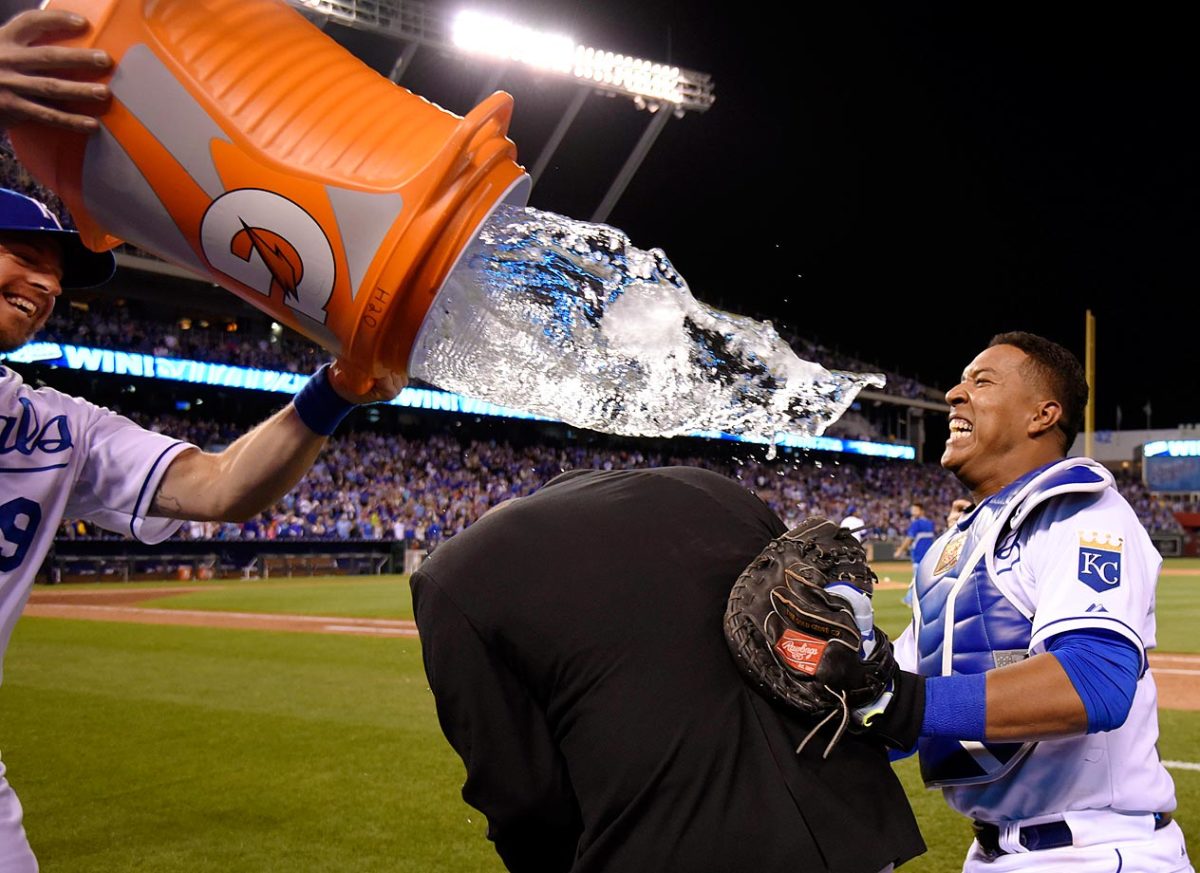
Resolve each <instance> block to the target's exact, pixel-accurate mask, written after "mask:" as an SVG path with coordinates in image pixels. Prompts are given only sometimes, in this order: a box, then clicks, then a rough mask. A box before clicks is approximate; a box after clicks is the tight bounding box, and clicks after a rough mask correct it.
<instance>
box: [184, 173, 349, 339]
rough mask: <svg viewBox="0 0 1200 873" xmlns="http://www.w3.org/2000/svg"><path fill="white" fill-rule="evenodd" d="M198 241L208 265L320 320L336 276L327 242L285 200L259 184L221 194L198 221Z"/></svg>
mask: <svg viewBox="0 0 1200 873" xmlns="http://www.w3.org/2000/svg"><path fill="white" fill-rule="evenodd" d="M200 246H201V248H202V249H203V251H204V256H205V257H206V258H208V262H209V264H210V265H211V266H212V267H213V269H215V270H219V271H220V272H222V273H224V274H225V275H227V276H229V277H230V278H232V279H235V280H237V281H238V282H240V283H241V284H243V285H245V286H247V287H249V288H253V289H254V290H255V291H257V292H258V293H260V294H262V295H264V296H266V297H274V296H277V295H278V296H279V297H280V298H281V299H282V300H283V302H284V304H286V305H287V306H288V307H289V308H291V309H292V310H294V311H295V312H297V313H298V314H300V315H303V316H306V317H307V318H310V319H312V320H313V321H315V322H318V323H319V324H324V323H325V320H326V318H327V317H328V313H327V312H326V311H325V307H326V306H327V305H328V303H329V298H330V297H331V296H333V285H334V280H335V278H336V271H335V259H334V255H333V246H331V245H330V244H329V238H328V237H327V236H326V235H325V231H324V230H322V228H321V225H319V224H318V223H317V221H316V219H314V218H313V217H312V216H311V215H309V214H308V213H307V212H305V211H304V210H303V209H302V208H300V207H299V206H298V205H296V204H295V203H293V202H292V201H291V200H288V199H287V198H286V197H283V196H281V195H279V194H276V193H275V192H273V191H264V190H261V189H259V188H239V189H238V190H236V191H229V192H226V193H225V194H222V195H221V196H220V197H218V198H217V199H216V200H214V201H213V202H212V203H211V204H210V205H209V207H208V210H207V211H206V212H205V213H204V218H203V220H202V221H201V222H200Z"/></svg>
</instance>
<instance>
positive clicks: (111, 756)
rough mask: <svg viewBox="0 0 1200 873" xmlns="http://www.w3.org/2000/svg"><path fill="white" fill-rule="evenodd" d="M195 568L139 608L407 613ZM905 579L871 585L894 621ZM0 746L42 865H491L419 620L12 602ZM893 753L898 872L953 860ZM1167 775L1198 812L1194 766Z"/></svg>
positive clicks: (389, 584) (929, 804) (1171, 736)
mask: <svg viewBox="0 0 1200 873" xmlns="http://www.w3.org/2000/svg"><path fill="white" fill-rule="evenodd" d="M1196 567H1200V562H1197V561H1192V562H1171V563H1170V564H1169V565H1168V571H1167V572H1166V573H1165V575H1164V578H1163V580H1162V582H1161V584H1160V596H1159V599H1160V605H1159V630H1160V641H1161V648H1162V649H1163V650H1166V651H1180V652H1183V651H1200V648H1198V645H1200V644H1198V643H1197V642H1196V641H1195V640H1194V639H1193V638H1192V635H1191V634H1190V628H1191V627H1193V626H1194V624H1195V622H1194V618H1195V617H1196V614H1197V612H1198V611H1200V576H1191V577H1189V576H1185V575H1179V574H1177V573H1175V572H1172V571H1177V570H1180V569H1184V568H1190V569H1194V568H1196ZM890 575H892V578H893V579H894V580H896V581H905V580H904V578H903V577H902V576H901V575H900V574H898V573H895V572H892V573H891V574H890ZM209 584H211V585H212V587H211V588H210V589H208V590H204V591H197V592H193V593H189V594H184V595H180V596H178V597H172V598H159V599H153V600H152V599H147V600H146V601H145V602H144V603H143V604H142V605H148V606H157V607H164V606H165V607H170V608H181V609H212V610H229V611H239V612H271V613H298V614H307V615H331V616H367V617H389V618H410V617H411V606H410V603H409V598H408V586H407V584H406V583H405V580H404V579H403V578H401V577H384V578H369V579H312V580H308V579H305V580H286V581H285V580H281V581H271V582H228V583H219V584H218V583H209ZM65 587H66V586H60V587H59V590H62V589H63V588H65ZM82 587H86V588H87V589H88V590H95V588H96V586H94V585H90V586H82ZM121 587H137V586H121ZM143 587H146V586H143ZM901 593H902V592H900V591H881V592H879V594H878V595H877V597H878V612H879V618H880V623H881V625H883V626H884V627H885V628H886V629H888V630H889V631H893V632H898V631H899V630H900V628H902V627H903V626H904V624H905V623H906V611H905V607H904V606H903V605H902V604H901V603H900V596H901ZM149 596H150V595H148V598H149ZM1161 720H1162V729H1163V737H1162V743H1161V747H1162V753H1163V757H1164V758H1165V759H1168V760H1180V761H1190V762H1196V761H1200V713H1192V712H1177V711H1167V710H1164V711H1163V712H1162V719H1161ZM0 749H2V750H3V758H4V762H5V765H6V766H7V767H8V770H9V774H8V775H9V778H10V781H11V782H12V783H13V785H14V787H15V788H16V789H17V791H18V793H19V795H20V796H21V799H22V802H23V803H24V805H25V810H26V826H27V829H28V831H29V835H30V840H31V841H32V843H33V845H34V848H35V850H36V851H37V852H38V855H39V857H40V860H41V864H42V868H43V869H44V870H46V871H48V873H58V871H62V873H72V871H80V873H82V871H88V873H108V871H135V870H136V871H153V873H177V871H178V873H183V871H197V873H202V871H296V873H310V871H311V873H316V871H329V873H335V871H336V873H351V871H414V873H415V871H453V873H459V871H462V873H474V871H493V873H496V871H501V870H502V869H503V868H502V866H501V865H500V863H499V861H498V860H497V859H496V857H495V855H494V853H493V852H492V850H491V848H490V845H489V844H488V843H487V841H486V840H485V839H484V837H483V833H484V823H483V821H482V817H481V816H480V815H479V814H478V813H476V812H475V811H474V810H472V809H470V808H469V807H467V806H466V805H465V804H464V803H463V802H462V800H461V799H460V797H459V793H458V792H459V788H460V786H461V782H462V778H463V771H462V766H461V764H460V762H459V760H458V758H457V757H456V756H455V755H454V753H453V752H452V751H451V750H450V748H449V746H448V745H447V744H446V742H445V741H444V739H443V738H442V735H441V732H440V730H439V728H438V725H437V721H436V718H435V715H434V709H433V700H432V697H431V695H430V693H429V691H428V689H427V687H426V684H425V679H424V673H423V670H422V667H421V659H420V648H419V644H418V643H417V642H416V641H415V640H411V639H396V638H390V639H378V638H370V637H358V636H321V635H310V634H295V633H274V632H263V631H242V630H218V629H211V628H194V627H166V626H153V625H133V624H118V623H106V622H91V621H72V620H59V619H45V618H32V617H27V618H23V619H22V620H21V621H20V622H19V623H18V626H17V631H16V634H15V636H14V639H13V642H12V645H11V646H10V648H9V652H8V657H7V662H6V665H5V675H4V684H3V686H2V687H0ZM898 771H899V773H900V775H901V778H902V779H903V780H904V783H905V785H906V787H907V788H908V791H909V796H910V798H911V800H912V802H913V805H914V808H915V809H916V812H917V816H918V819H919V821H920V822H921V824H922V829H923V831H924V833H925V836H926V842H927V843H929V845H930V851H929V853H928V854H927V855H925V856H923V857H922V858H920V859H918V860H917V861H914V862H912V863H911V864H908V865H906V866H905V867H904V868H903V869H904V870H905V871H906V873H943V871H949V870H957V869H958V867H959V864H960V859H961V856H962V853H963V851H964V850H965V847H966V845H967V842H968V840H969V831H968V827H967V825H966V823H965V822H964V821H963V820H961V819H958V818H957V817H955V816H954V815H952V814H951V813H949V812H948V811H947V810H946V808H945V806H944V804H943V803H942V800H941V796H940V794H938V793H936V792H930V791H926V790H924V789H923V788H922V787H921V786H920V785H919V779H918V777H917V774H916V767H915V765H914V763H913V762H912V761H906V762H902V763H901V764H899V765H898ZM1173 775H1174V777H1175V780H1176V785H1177V787H1178V790H1179V795H1180V810H1181V811H1180V814H1179V820H1180V821H1181V823H1182V824H1183V827H1184V828H1185V830H1190V829H1191V824H1190V823H1191V822H1193V821H1200V817H1198V816H1196V814H1195V813H1194V812H1193V810H1195V809H1196V804H1197V803H1198V802H1200V772H1197V771H1194V770H1175V771H1174V772H1173Z"/></svg>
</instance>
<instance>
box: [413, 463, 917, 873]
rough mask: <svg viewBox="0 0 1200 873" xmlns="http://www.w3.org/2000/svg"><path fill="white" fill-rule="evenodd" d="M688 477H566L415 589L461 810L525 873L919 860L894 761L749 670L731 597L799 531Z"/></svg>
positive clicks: (698, 477) (432, 568) (731, 871)
mask: <svg viewBox="0 0 1200 873" xmlns="http://www.w3.org/2000/svg"><path fill="white" fill-rule="evenodd" d="M784 531H785V527H784V525H783V524H782V523H781V522H780V521H779V519H778V518H776V516H775V515H774V514H773V513H772V512H771V511H770V510H769V509H768V508H767V507H766V506H765V505H764V504H763V503H762V501H760V500H759V499H758V498H757V497H755V496H754V495H753V494H751V493H750V492H748V491H746V490H745V489H744V488H742V487H741V486H740V485H738V484H737V483H735V482H732V481H730V480H728V479H726V478H724V477H722V476H719V475H717V474H715V473H710V472H708V471H705V470H700V469H691V468H684V467H670V468H662V469H655V470H628V471H611V472H599V471H590V470H589V471H572V472H570V473H566V474H563V475H562V476H559V477H557V478H556V479H554V480H553V481H551V482H550V483H548V484H547V485H546V486H545V487H544V488H542V489H541V490H540V491H538V492H537V493H536V494H533V495H532V496H530V497H525V498H522V499H519V500H515V501H513V502H512V503H510V504H506V505H504V506H503V507H501V508H497V509H495V510H493V511H492V512H490V513H489V514H488V515H486V516H485V517H484V518H482V519H480V520H479V521H478V522H476V523H475V524H474V525H472V526H471V527H470V528H469V529H468V530H466V531H465V532H463V533H461V534H459V535H458V536H456V537H454V539H452V540H450V541H448V542H446V543H445V544H443V545H442V546H441V547H439V548H438V549H437V551H436V552H435V553H434V555H433V556H432V557H431V558H430V559H429V560H428V561H427V562H426V563H425V564H424V565H423V566H422V568H421V569H420V571H418V572H417V573H416V574H414V576H413V578H412V589H413V603H414V608H415V611H416V619H417V625H418V628H419V630H420V635H421V642H422V646H423V651H424V658H425V668H426V672H427V674H428V676H429V683H430V687H431V688H432V690H433V693H434V697H435V699H436V702H437V710H438V718H439V720H440V721H441V725H442V729H443V731H444V732H445V734H446V737H447V738H448V739H449V741H450V743H451V745H453V746H454V748H455V750H457V751H458V753H459V754H460V755H461V756H462V758H463V761H464V763H465V764H466V768H467V781H466V784H465V785H464V787H463V797H464V799H465V800H466V801H467V802H468V803H469V804H471V805H472V806H474V807H476V808H477V809H479V810H481V811H482V812H483V813H484V814H486V815H487V818H488V825H489V827H488V837H489V839H491V840H492V841H493V842H494V843H495V846H496V850H497V852H499V854H500V857H501V858H502V859H503V861H504V863H505V865H506V866H507V867H508V869H509V870H510V871H513V873H528V871H538V873H551V871H563V873H566V871H571V873H598V871H607V873H669V871H678V873H742V871H756V873H771V871H789V873H792V871H796V873H799V871H803V873H817V871H838V873H877V871H880V870H888V869H890V865H892V864H898V863H901V862H903V861H905V860H907V859H909V858H911V857H913V856H914V855H917V854H919V853H920V852H922V851H924V844H923V843H922V841H921V837H920V834H919V833H918V831H917V827H916V823H915V821H914V819H913V816H912V811H911V809H910V808H909V805H908V801H907V799H906V798H905V796H904V792H903V790H902V789H901V787H900V785H899V783H898V782H897V780H896V778H895V776H894V775H893V774H892V771H891V768H890V766H889V764H888V758H887V753H886V752H885V751H884V749H883V748H882V747H881V746H879V745H876V744H875V743H873V742H871V741H869V740H867V739H862V738H859V737H855V736H846V737H845V738H843V740H842V741H841V743H840V744H839V745H838V746H837V747H836V748H835V749H834V751H833V752H832V753H831V754H830V755H829V757H828V759H822V758H821V756H820V755H821V750H822V749H823V747H824V744H823V743H811V744H809V745H808V746H807V747H806V748H805V750H804V752H803V753H802V754H800V755H797V754H796V752H795V748H796V746H797V745H798V744H799V741H800V739H801V738H802V737H803V736H804V734H805V733H807V731H808V728H809V727H810V725H809V724H807V723H804V722H802V721H801V720H800V719H799V718H798V717H795V716H793V715H791V714H789V713H788V712H786V711H784V710H782V709H777V708H774V707H772V706H771V705H770V704H769V703H767V702H766V701H765V700H763V699H762V698H760V697H759V696H758V694H756V693H755V692H754V691H753V690H752V689H751V688H750V687H749V686H748V685H747V684H746V683H745V682H744V681H743V680H742V678H741V674H740V673H739V672H738V670H737V667H736V665H735V664H734V661H733V658H732V657H731V655H730V653H729V651H728V649H727V647H726V644H725V639H724V636H723V633H722V617H723V615H724V612H725V606H726V600H727V598H728V596H729V591H730V588H731V587H732V585H733V582H734V581H735V580H736V579H737V577H738V575H739V574H740V573H741V571H742V570H743V569H744V568H745V566H746V565H747V564H748V563H750V561H751V560H752V559H753V558H754V557H755V556H756V555H757V554H758V553H759V552H760V551H761V550H762V549H763V548H764V547H765V546H766V545H767V544H768V542H770V540H771V539H773V538H774V537H776V536H778V535H780V534H782V533H784Z"/></svg>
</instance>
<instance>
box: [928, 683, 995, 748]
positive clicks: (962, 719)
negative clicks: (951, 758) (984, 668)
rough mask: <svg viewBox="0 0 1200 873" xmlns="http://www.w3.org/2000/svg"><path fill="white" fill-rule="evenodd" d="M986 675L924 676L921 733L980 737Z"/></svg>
mask: <svg viewBox="0 0 1200 873" xmlns="http://www.w3.org/2000/svg"><path fill="white" fill-rule="evenodd" d="M986 677H987V674H986V673H968V674H963V675H958V676H931V677H930V678H928V679H926V680H925V717H924V721H922V723H921V736H923V737H948V738H950V739H955V740H982V739H983V738H984V731H985V730H986V728H987V678H986Z"/></svg>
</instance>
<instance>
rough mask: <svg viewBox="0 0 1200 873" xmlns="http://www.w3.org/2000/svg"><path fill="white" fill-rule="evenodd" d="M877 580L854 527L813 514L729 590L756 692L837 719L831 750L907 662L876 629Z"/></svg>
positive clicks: (728, 622) (738, 651)
mask: <svg viewBox="0 0 1200 873" xmlns="http://www.w3.org/2000/svg"><path fill="white" fill-rule="evenodd" d="M876 581H877V580H876V576H875V573H874V571H873V570H871V568H870V567H869V566H868V565H867V556H866V552H865V551H864V550H863V547H862V544H861V543H859V541H858V540H857V539H856V538H855V536H854V535H853V533H851V532H850V531H848V530H846V529H844V528H841V527H839V526H838V525H837V524H835V523H833V522H832V521H829V520H828V519H825V518H817V517H814V518H809V519H806V520H805V521H803V522H801V523H800V524H799V525H797V526H796V527H794V528H792V529H791V530H790V531H788V532H787V533H786V534H784V535H783V536H780V537H777V538H776V539H774V540H772V541H771V543H770V544H769V545H768V546H767V547H766V548H765V549H763V551H762V552H761V553H760V554H759V555H758V557H757V558H755V559H754V560H753V561H751V562H750V565H749V566H748V567H747V568H746V569H745V570H744V571H743V572H742V575H741V576H740V577H738V580H737V582H736V583H734V586H733V590H732V591H731V592H730V595H729V604H728V607H727V609H726V612H725V638H726V641H727V642H728V643H729V648H730V650H731V651H732V652H733V655H734V658H735V659H736V661H737V663H738V666H739V667H740V668H741V670H742V672H743V673H745V675H746V676H747V678H749V679H750V681H751V683H752V685H753V686H754V688H755V689H756V690H757V691H758V692H759V693H761V694H763V695H764V696H765V697H767V699H769V700H772V701H774V702H776V703H781V704H783V705H785V706H787V707H789V708H791V709H793V710H796V711H798V712H800V713H801V714H802V715H805V716H809V717H811V718H812V719H813V721H814V726H813V729H812V731H811V732H810V733H809V734H808V736H806V737H805V738H804V741H803V742H802V743H801V744H800V748H799V749H797V751H798V752H799V751H800V750H801V749H803V748H804V746H805V745H806V744H807V743H808V742H809V740H811V739H812V737H813V736H814V735H815V734H816V733H817V732H818V731H819V730H820V729H821V728H822V727H824V726H825V725H826V724H828V723H830V722H831V721H833V720H834V719H837V722H836V724H835V726H834V729H833V733H832V737H831V739H830V740H829V742H828V743H827V744H826V747H825V755H828V754H829V752H830V751H831V750H832V749H833V747H834V745H836V743H837V741H838V740H839V739H840V738H841V737H842V734H843V733H844V732H845V730H846V729H847V727H851V726H854V727H857V723H856V722H852V721H851V713H852V711H853V710H856V709H859V708H862V707H865V706H869V705H871V704H872V703H874V702H875V701H877V700H879V698H880V697H881V695H883V694H884V693H885V690H886V688H887V687H888V684H889V682H890V681H891V679H892V677H893V676H894V675H895V673H896V670H897V667H896V662H895V659H894V658H893V655H892V643H891V641H890V640H889V639H888V638H887V635H886V634H885V633H884V632H883V630H882V629H880V628H877V627H874V612H873V610H872V607H871V597H872V596H873V594H874V591H875V582H876Z"/></svg>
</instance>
